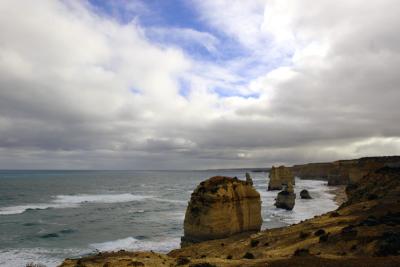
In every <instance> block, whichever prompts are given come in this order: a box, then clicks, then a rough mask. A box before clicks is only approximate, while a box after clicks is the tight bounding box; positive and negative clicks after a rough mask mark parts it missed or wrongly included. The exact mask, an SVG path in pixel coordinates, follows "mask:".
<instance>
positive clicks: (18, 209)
mask: <svg viewBox="0 0 400 267" xmlns="http://www.w3.org/2000/svg"><path fill="white" fill-rule="evenodd" d="M76 206H77V205H74V204H67V203H66V204H56V203H36V204H28V205H19V206H11V207H3V208H0V215H12V214H21V213H24V212H25V211H28V210H45V209H57V208H58V209H60V208H74V207H76Z"/></svg>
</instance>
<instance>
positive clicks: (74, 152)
mask: <svg viewBox="0 0 400 267" xmlns="http://www.w3.org/2000/svg"><path fill="white" fill-rule="evenodd" d="M398 14H400V5H399V3H398V0H370V1H362V0H336V1H331V0H319V1H314V0H302V1H299V0H248V1H242V0H131V1H129V0H114V1H112V0H110V1H106V0H76V1H73V0H59V1H57V0H37V1H24V0H2V1H0V33H1V34H0V168H1V169H207V168H238V167H268V166H271V165H278V164H286V165H291V164H296V163H306V162H322V161H332V160H338V159H351V158H359V157H363V156H380V155H396V154H397V155H398V154H400V123H399V118H400V107H399V100H400V88H399V85H400V75H399V70H400V34H399V29H400V16H399V15H398Z"/></svg>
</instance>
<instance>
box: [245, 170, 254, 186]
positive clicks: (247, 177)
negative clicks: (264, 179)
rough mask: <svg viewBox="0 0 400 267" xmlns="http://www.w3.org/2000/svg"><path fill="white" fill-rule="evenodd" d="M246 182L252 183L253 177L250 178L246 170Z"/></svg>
mask: <svg viewBox="0 0 400 267" xmlns="http://www.w3.org/2000/svg"><path fill="white" fill-rule="evenodd" d="M246 183H248V184H249V185H253V179H251V176H250V173H248V172H246Z"/></svg>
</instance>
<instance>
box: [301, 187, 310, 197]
mask: <svg viewBox="0 0 400 267" xmlns="http://www.w3.org/2000/svg"><path fill="white" fill-rule="evenodd" d="M300 197H301V198H302V199H312V197H311V196H310V193H309V192H308V190H306V189H303V190H301V191H300Z"/></svg>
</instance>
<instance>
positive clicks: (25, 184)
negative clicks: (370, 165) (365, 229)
mask: <svg viewBox="0 0 400 267" xmlns="http://www.w3.org/2000/svg"><path fill="white" fill-rule="evenodd" d="M215 175H226V176H236V177H238V178H240V179H244V176H245V173H244V172H243V171H0V266H10V267H18V266H21V267H24V266H25V265H26V264H27V263H28V262H35V263H42V264H45V265H46V266H49V267H51V266H57V265H58V264H60V263H61V262H62V260H63V259H64V258H67V257H78V256H82V255H86V254H89V253H93V252H98V251H110V250H120V249H125V250H153V251H158V252H167V251H169V250H171V249H175V248H178V247H179V243H180V237H181V236H182V234H183V220H184V214H185V210H186V206H187V202H188V201H189V199H190V194H191V193H192V191H193V189H194V188H195V187H196V186H197V185H198V184H199V183H200V182H201V181H202V180H204V179H206V178H209V177H212V176H215ZM251 175H252V177H253V181H254V186H255V187H256V189H257V190H258V191H259V192H260V194H261V198H262V216H263V220H264V221H263V226H262V228H263V229H266V228H274V227H281V226H285V225H290V224H293V223H297V222H299V221H301V220H304V219H307V218H311V217H313V216H315V215H319V214H322V213H325V212H327V211H330V210H333V209H335V208H336V207H337V205H336V204H335V202H334V200H333V198H334V195H333V194H332V192H331V189H330V188H329V187H328V186H327V185H326V182H323V181H315V180H300V179H297V178H296V186H295V191H296V193H297V199H296V205H295V208H294V209H293V210H292V211H286V210H282V209H277V208H275V207H274V205H273V204H274V199H275V197H276V194H277V191H272V192H271V191H267V190H266V189H267V183H268V179H267V177H268V173H263V172H258V173H251ZM302 189H307V190H308V191H309V192H310V194H311V196H312V197H313V199H312V200H303V199H300V197H299V192H300V191H301V190H302Z"/></svg>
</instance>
